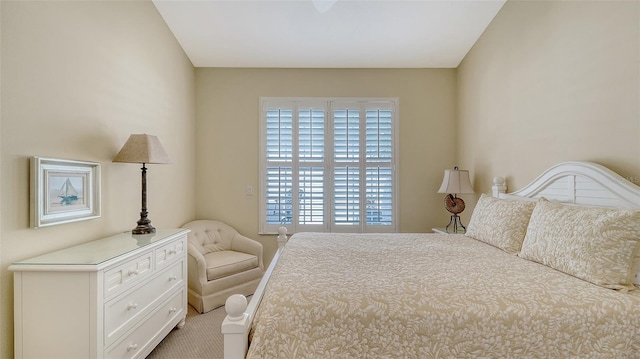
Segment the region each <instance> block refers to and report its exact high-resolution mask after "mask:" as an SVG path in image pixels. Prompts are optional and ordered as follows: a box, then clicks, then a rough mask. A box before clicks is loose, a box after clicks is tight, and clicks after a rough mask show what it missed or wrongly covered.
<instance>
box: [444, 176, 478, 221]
mask: <svg viewBox="0 0 640 359" xmlns="http://www.w3.org/2000/svg"><path fill="white" fill-rule="evenodd" d="M438 193H447V195H446V196H445V197H444V208H446V209H447V211H449V212H450V213H451V220H450V221H449V224H447V227H445V230H446V231H447V232H449V226H451V225H452V224H453V233H458V226H460V227H462V229H463V230H465V231H466V230H467V228H466V227H465V226H463V225H462V222H461V221H460V216H458V214H460V213H462V211H464V201H463V200H462V198H459V197H458V196H457V195H458V194H461V193H470V194H473V193H474V192H473V187H471V180H470V179H469V171H467V170H460V169H458V167H457V166H456V167H454V168H453V169H452V170H444V178H443V179H442V185H440V189H439V190H438Z"/></svg>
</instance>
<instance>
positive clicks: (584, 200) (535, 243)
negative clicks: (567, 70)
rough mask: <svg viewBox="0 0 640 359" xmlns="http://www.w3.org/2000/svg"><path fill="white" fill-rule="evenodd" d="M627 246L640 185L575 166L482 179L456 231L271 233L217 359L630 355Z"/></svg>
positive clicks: (631, 263) (634, 324)
mask: <svg viewBox="0 0 640 359" xmlns="http://www.w3.org/2000/svg"><path fill="white" fill-rule="evenodd" d="M639 241H640V187H638V186H636V185H634V184H633V183H631V182H629V181H627V180H626V179H624V178H622V177H621V176H619V175H617V174H615V173H614V172H612V171H610V170H609V169H607V168H605V167H603V166H600V165H597V164H595V163H589V162H565V163H561V164H559V165H556V166H553V167H552V168H550V169H548V170H547V171H545V172H544V173H543V174H541V175H540V176H539V177H538V178H537V179H535V180H534V181H533V182H532V183H531V184H529V185H528V186H526V187H525V188H523V189H521V190H519V191H517V192H513V193H506V184H505V182H504V179H502V178H495V179H494V186H493V193H492V196H488V195H482V196H481V197H480V199H479V200H478V203H477V205H476V208H475V209H474V212H473V215H472V218H471V221H470V223H469V225H468V230H467V233H466V234H449V235H445V234H424V233H422V234H421V233H397V234H330V233H324V234H320V233H297V234H295V235H293V236H292V237H291V238H290V239H289V240H288V241H287V240H286V235H284V233H281V234H280V236H279V249H278V251H277V253H276V255H275V256H274V259H273V260H272V263H271V265H270V267H269V269H268V270H267V272H266V273H265V277H264V278H263V280H262V282H261V283H260V285H259V287H258V290H257V291H256V293H255V294H254V296H253V297H252V299H251V301H250V302H249V303H248V305H247V302H246V299H245V298H244V297H243V296H240V295H234V296H231V297H230V298H229V299H228V300H227V305H226V310H227V313H228V315H227V318H226V319H225V320H224V322H223V325H222V332H223V334H224V340H225V343H224V345H225V348H224V351H225V358H227V359H230V358H244V357H247V358H318V357H330V358H361V357H366V358H373V357H375V358H450V357H455V358H465V357H466V358H477V357H485V358H488V357H493V358H498V357H499V358H503V357H504V358H506V357H536V358H614V357H615V358H640V290H635V288H636V284H638V283H640V280H639V279H638V262H639V259H638V255H639V250H638V244H639ZM285 242H286V245H285Z"/></svg>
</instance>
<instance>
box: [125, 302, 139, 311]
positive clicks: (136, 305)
mask: <svg viewBox="0 0 640 359" xmlns="http://www.w3.org/2000/svg"><path fill="white" fill-rule="evenodd" d="M137 308H138V303H129V305H127V310H131V309H137Z"/></svg>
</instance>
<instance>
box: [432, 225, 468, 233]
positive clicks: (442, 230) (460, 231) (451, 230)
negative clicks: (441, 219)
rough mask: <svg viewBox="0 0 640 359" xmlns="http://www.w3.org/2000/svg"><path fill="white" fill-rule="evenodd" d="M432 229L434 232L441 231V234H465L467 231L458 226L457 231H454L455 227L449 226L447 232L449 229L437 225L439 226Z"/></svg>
mask: <svg viewBox="0 0 640 359" xmlns="http://www.w3.org/2000/svg"><path fill="white" fill-rule="evenodd" d="M431 230H432V231H433V232H434V233H440V234H464V233H465V232H466V231H465V230H464V229H462V228H458V231H457V232H454V231H453V228H449V231H448V232H447V230H446V229H445V227H437V228H431Z"/></svg>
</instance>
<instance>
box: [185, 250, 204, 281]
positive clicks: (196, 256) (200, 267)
mask: <svg viewBox="0 0 640 359" xmlns="http://www.w3.org/2000/svg"><path fill="white" fill-rule="evenodd" d="M187 254H188V256H187V260H188V262H187V273H188V281H189V287H190V288H196V287H202V286H203V285H205V284H206V283H207V266H206V262H205V260H204V256H203V255H202V253H200V251H199V250H198V249H197V248H196V247H194V246H193V244H191V243H188V244H187Z"/></svg>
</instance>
